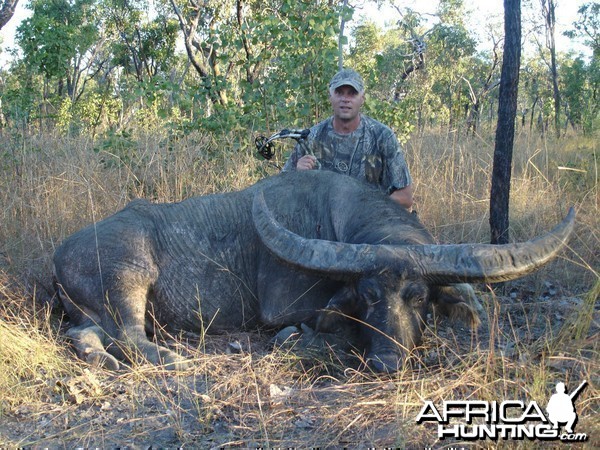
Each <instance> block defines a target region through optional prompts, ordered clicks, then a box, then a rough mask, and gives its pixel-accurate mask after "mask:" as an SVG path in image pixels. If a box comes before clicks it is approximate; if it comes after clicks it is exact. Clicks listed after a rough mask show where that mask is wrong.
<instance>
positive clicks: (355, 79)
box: [329, 69, 365, 92]
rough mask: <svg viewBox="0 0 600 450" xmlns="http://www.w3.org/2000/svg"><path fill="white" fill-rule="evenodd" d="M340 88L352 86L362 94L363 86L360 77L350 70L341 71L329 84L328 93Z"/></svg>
mask: <svg viewBox="0 0 600 450" xmlns="http://www.w3.org/2000/svg"><path fill="white" fill-rule="evenodd" d="M340 86H352V87H353V88H354V89H356V90H357V91H358V92H363V91H364V90H365V86H364V83H363V79H362V78H361V76H360V75H359V74H358V73H357V72H356V71H354V70H352V69H342V70H340V71H339V72H338V73H336V74H335V75H334V76H333V78H332V79H331V81H330V82H329V91H330V92H333V91H334V90H336V89H337V88H339V87H340Z"/></svg>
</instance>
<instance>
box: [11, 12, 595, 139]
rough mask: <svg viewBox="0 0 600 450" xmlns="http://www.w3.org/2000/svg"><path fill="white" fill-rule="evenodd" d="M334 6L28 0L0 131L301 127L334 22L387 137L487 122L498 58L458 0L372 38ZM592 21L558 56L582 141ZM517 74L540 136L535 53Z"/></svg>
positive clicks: (331, 58) (322, 77) (591, 126)
mask: <svg viewBox="0 0 600 450" xmlns="http://www.w3.org/2000/svg"><path fill="white" fill-rule="evenodd" d="M342 3H343V2H341V1H337V2H331V1H325V0H319V1H316V2H315V1H309V0H302V1H293V0H275V1H267V2H264V1H258V0H244V1H242V2H237V1H233V0H206V1H204V2H199V3H190V2H185V1H184V0H172V1H171V0H158V1H155V2H152V3H150V2H149V0H134V1H124V0H56V1H52V2H48V1H44V0H34V1H32V2H31V4H30V8H31V10H32V12H33V14H32V15H31V17H30V18H28V19H27V20H26V21H25V22H23V24H22V25H21V27H19V31H18V33H17V42H18V44H19V45H20V46H21V49H22V50H23V51H22V54H23V58H22V59H21V60H20V61H17V63H15V64H14V65H13V67H12V68H11V69H10V71H8V72H7V73H5V74H4V77H3V84H2V85H0V96H1V100H2V108H3V109H2V113H3V115H4V117H5V118H6V120H7V122H8V124H9V126H13V125H19V126H26V127H27V126H28V127H40V128H45V129H53V128H54V127H56V129H57V130H58V131H60V133H62V134H68V135H78V134H86V135H91V136H98V135H103V134H104V133H106V132H108V130H113V131H112V132H115V133H120V132H121V130H123V129H139V130H145V131H148V130H153V131H159V132H160V133H162V134H163V135H164V136H165V137H166V138H168V139H179V138H180V137H182V136H184V135H186V134H188V133H190V132H192V131H194V130H206V131H210V132H214V133H224V134H227V133H231V132H232V131H240V130H248V131H249V133H248V145H250V144H251V142H250V141H251V139H252V133H253V132H255V131H258V132H260V133H268V132H270V131H274V130H276V129H280V128H282V127H305V126H309V125H311V124H314V123H315V122H317V121H318V120H320V119H322V118H324V117H325V116H327V115H329V114H330V106H329V103H328V100H327V97H328V93H327V81H328V80H329V79H330V77H331V76H332V75H333V73H334V72H335V71H336V70H337V61H338V47H337V44H338V38H339V36H338V35H339V32H340V21H341V20H342V19H343V20H346V21H349V24H348V25H349V26H348V27H346V30H352V33H353V34H352V36H351V38H350V39H349V40H348V41H349V42H350V43H351V44H350V46H349V47H347V48H348V54H346V55H344V60H345V62H346V63H345V66H347V67H353V68H355V69H357V70H358V71H359V72H360V73H361V74H362V75H363V77H364V78H365V82H366V86H367V89H368V100H367V103H366V107H365V108H366V112H367V113H368V114H370V115H372V116H373V117H375V118H377V119H379V120H381V121H382V122H384V123H386V124H388V125H390V126H391V127H392V128H394V130H395V131H396V132H397V133H398V134H399V136H400V137H401V139H404V138H406V136H408V134H409V133H410V132H411V131H412V130H413V128H414V127H418V129H419V130H422V129H423V127H425V126H438V127H439V126H447V127H450V128H452V129H459V130H460V129H461V128H465V129H466V128H467V127H470V126H471V121H472V120H475V121H479V120H481V121H483V122H486V121H487V127H488V129H489V128H491V127H493V126H494V120H495V111H496V106H495V103H496V102H497V95H498V92H497V88H495V86H496V85H497V84H496V83H497V80H498V78H499V66H495V65H494V64H495V62H496V61H497V60H498V59H496V57H499V56H501V50H502V49H501V47H500V46H499V47H497V48H495V50H496V52H495V53H493V54H492V53H491V52H487V53H482V54H480V53H477V43H476V40H475V37H474V32H473V30H472V27H470V26H469V25H468V23H469V16H468V12H467V11H466V9H465V8H464V2H463V1H462V0H444V1H442V2H440V3H439V7H438V10H437V12H436V17H435V19H432V18H431V17H430V16H422V15H420V14H418V13H417V12H415V11H413V10H410V9H405V10H402V14H398V19H400V20H399V21H398V22H397V23H396V25H394V26H390V27H388V28H385V29H383V28H380V27H379V26H377V25H375V24H373V23H368V22H365V23H358V24H357V23H356V22H354V20H353V17H354V16H353V12H354V11H353V9H352V8H346V9H343V7H342ZM194 5H196V6H194ZM238 6H240V7H239V8H238ZM599 12H600V8H599V7H598V5H596V4H594V3H589V4H585V5H583V6H582V7H581V8H580V11H579V14H580V16H579V18H578V20H577V22H576V23H575V24H574V25H573V27H574V29H573V30H571V36H572V37H573V38H582V37H583V38H584V39H586V42H587V44H588V45H590V46H591V47H592V48H593V49H594V51H595V53H594V56H593V57H592V58H591V60H590V59H589V58H588V59H586V58H578V57H576V56H570V55H559V70H560V73H559V75H560V76H559V80H560V83H561V85H560V89H561V94H562V97H563V99H564V102H563V107H564V112H565V113H566V117H568V118H569V123H570V125H571V126H572V127H575V128H576V129H583V130H584V131H585V132H586V133H588V134H591V133H593V132H594V131H595V130H596V129H597V125H598V122H599V120H600V119H599V118H598V117H599V115H598V112H599V109H600V107H599V106H598V105H600V102H599V101H598V93H599V92H600V70H599V69H598V60H599V57H598V55H599V54H600V52H598V51H597V48H598V45H597V43H598V42H599V40H598V35H599V34H598V30H599V29H600V27H598V23H600V20H599V19H598V15H599ZM177 13H180V14H181V16H180V17H181V21H182V22H181V23H182V25H181V24H180V23H179V19H180V17H179V16H178V15H177ZM390 19H392V18H390ZM191 23H197V27H196V28H190V24H191ZM180 27H181V28H180ZM186 27H187V28H186ZM183 30H186V31H190V32H191V34H190V35H189V38H190V42H192V45H191V46H190V52H191V53H190V54H188V53H185V54H184V53H181V52H178V50H179V49H178V47H177V45H178V41H177V39H178V38H180V37H181V34H182V31H183ZM495 33H496V34H497V35H499V34H500V31H499V30H496V31H495ZM342 41H344V39H343V38H342ZM497 41H498V42H501V39H500V38H499V37H498V39H497ZM179 42H181V41H179ZM179 45H180V44H179ZM522 67H523V71H522V73H521V86H520V97H519V110H520V112H521V117H522V119H523V122H526V121H527V120H528V121H529V126H530V127H533V125H534V124H537V123H539V124H541V125H542V127H541V128H540V131H543V126H544V124H545V123H546V122H549V121H551V120H552V118H553V115H554V112H553V111H552V108H551V98H552V91H551V84H549V76H548V71H547V68H546V66H545V65H544V63H543V61H542V60H541V58H540V56H533V57H530V58H529V59H527V60H524V61H523V63H522ZM67 97H68V100H67ZM484 112H485V116H484ZM482 126H484V125H482Z"/></svg>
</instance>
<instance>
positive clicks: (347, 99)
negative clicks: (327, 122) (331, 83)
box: [329, 85, 365, 121]
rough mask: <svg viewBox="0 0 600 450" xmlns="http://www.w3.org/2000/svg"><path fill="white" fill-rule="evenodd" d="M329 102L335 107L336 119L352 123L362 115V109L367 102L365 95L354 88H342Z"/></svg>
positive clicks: (331, 95)
mask: <svg viewBox="0 0 600 450" xmlns="http://www.w3.org/2000/svg"><path fill="white" fill-rule="evenodd" d="M329 101H331V106H332V107H333V115H334V117H336V118H338V119H340V120H344V121H352V120H354V119H356V117H358V114H359V113H360V108H361V107H362V105H363V103H364V102H365V94H364V92H358V91H357V90H356V89H354V88H353V87H352V86H347V85H346V86H340V87H338V88H337V89H335V91H333V93H331V94H330V96H329Z"/></svg>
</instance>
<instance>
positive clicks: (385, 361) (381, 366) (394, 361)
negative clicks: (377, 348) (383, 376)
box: [367, 353, 402, 374]
mask: <svg viewBox="0 0 600 450" xmlns="http://www.w3.org/2000/svg"><path fill="white" fill-rule="evenodd" d="M367 364H368V366H369V367H370V368H371V369H372V370H373V371H374V372H377V373H389V374H392V373H396V372H398V371H399V370H400V369H401V368H402V362H401V361H400V358H399V357H398V355H397V354H395V353H383V354H376V355H372V356H370V357H369V358H367Z"/></svg>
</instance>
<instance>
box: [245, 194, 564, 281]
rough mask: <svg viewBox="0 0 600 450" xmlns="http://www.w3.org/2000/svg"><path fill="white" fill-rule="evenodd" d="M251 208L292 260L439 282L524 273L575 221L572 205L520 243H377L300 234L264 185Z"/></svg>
mask: <svg viewBox="0 0 600 450" xmlns="http://www.w3.org/2000/svg"><path fill="white" fill-rule="evenodd" d="M252 213H253V218H254V224H255V227H256V230H257V232H258V234H259V235H260V238H261V239H262V241H263V243H264V244H265V245H266V246H267V248H268V249H269V250H270V251H271V252H272V253H273V254H274V255H275V256H277V257H278V258H280V259H282V260H283V261H285V262H287V263H288V264H291V265H292V266H296V267H300V268H303V269H305V270H309V271H313V272H317V273H321V274H327V275H329V276H331V277H340V278H346V277H352V276H365V275H367V276H368V275H372V274H375V273H377V272H379V271H382V270H386V269H392V270H394V271H395V272H398V273H400V274H402V275H403V276H404V277H406V278H419V277H422V278H425V279H426V280H428V281H430V282H431V283H435V284H440V285H441V284H449V283H474V282H486V283H497V282H501V281H508V280H512V279H515V278H519V277H522V276H524V275H526V274H528V273H530V272H532V271H534V270H536V269H537V268H539V267H540V266H542V265H543V264H545V263H547V262H548V261H550V260H551V259H552V258H554V257H555V256H556V255H557V253H558V252H559V251H560V250H561V249H562V248H563V247H565V246H566V244H567V242H568V240H569V237H570V235H571V233H572V231H573V228H574V223H575V210H574V209H573V208H571V209H570V210H569V213H568V215H567V217H566V218H565V219H564V220H563V221H562V222H561V223H560V224H558V225H557V226H556V227H555V228H554V229H553V230H552V231H550V232H549V233H546V234H545V235H543V236H540V237H538V238H535V239H532V240H530V241H527V242H523V243H515V244H505V245H491V244H449V245H438V244H425V245H377V244H349V243H344V242H334V241H326V240H319V239H308V238H304V237H302V236H299V235H297V234H295V233H293V232H291V231H289V230H287V229H286V228H285V227H283V226H282V225H281V224H280V223H279V222H278V221H277V220H276V218H275V216H274V215H273V213H272V211H271V210H270V209H269V208H268V206H267V203H266V200H265V197H264V193H263V192H262V191H259V192H257V194H256V195H255V197H254V202H253V210H252Z"/></svg>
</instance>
